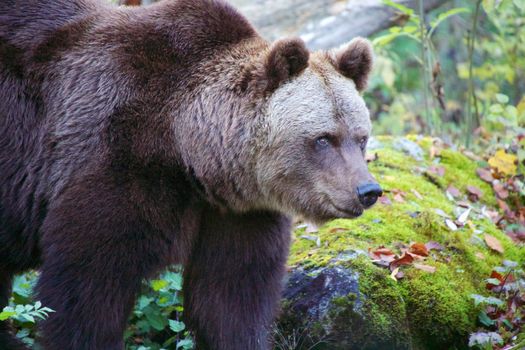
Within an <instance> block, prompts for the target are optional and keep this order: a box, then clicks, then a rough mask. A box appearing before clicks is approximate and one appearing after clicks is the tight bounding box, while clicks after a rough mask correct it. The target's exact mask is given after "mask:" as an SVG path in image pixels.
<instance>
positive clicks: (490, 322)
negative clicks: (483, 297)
mask: <svg viewBox="0 0 525 350" xmlns="http://www.w3.org/2000/svg"><path fill="white" fill-rule="evenodd" d="M478 319H479V322H481V324H482V325H484V326H486V327H490V326H492V325H494V320H491V319H490V317H489V316H488V315H487V313H486V312H485V311H480V313H479V314H478Z"/></svg>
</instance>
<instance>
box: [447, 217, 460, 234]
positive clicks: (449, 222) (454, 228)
mask: <svg viewBox="0 0 525 350" xmlns="http://www.w3.org/2000/svg"><path fill="white" fill-rule="evenodd" d="M445 224H446V225H447V227H448V228H449V229H450V230H451V231H457V229H458V226H457V225H456V224H455V223H454V221H452V220H450V219H445Z"/></svg>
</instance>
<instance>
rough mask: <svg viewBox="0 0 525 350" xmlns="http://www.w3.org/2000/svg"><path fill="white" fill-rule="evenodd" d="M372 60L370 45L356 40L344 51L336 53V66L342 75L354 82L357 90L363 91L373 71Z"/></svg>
mask: <svg viewBox="0 0 525 350" xmlns="http://www.w3.org/2000/svg"><path fill="white" fill-rule="evenodd" d="M372 58H373V54H372V47H371V46H370V43H369V42H368V41H366V40H364V39H362V38H356V39H354V40H352V41H351V42H350V44H349V45H348V46H347V47H345V49H344V50H341V51H340V52H338V53H336V57H335V62H334V66H335V67H336V68H337V69H338V70H339V72H340V73H341V74H343V75H344V76H345V77H348V78H350V79H352V80H353V81H354V83H355V86H356V88H357V90H359V91H363V90H364V89H365V88H366V85H367V83H368V76H369V75H370V71H371V70H372V65H373V62H372Z"/></svg>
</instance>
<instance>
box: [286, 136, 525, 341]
mask: <svg viewBox="0 0 525 350" xmlns="http://www.w3.org/2000/svg"><path fill="white" fill-rule="evenodd" d="M412 140H413V141H416V142H418V143H419V144H420V145H421V147H422V148H423V149H424V150H426V151H427V152H428V150H429V149H430V147H431V145H432V139H429V138H423V139H418V138H415V137H412ZM379 141H380V142H381V143H382V144H383V145H385V147H384V148H381V149H378V150H376V151H374V152H377V154H378V159H377V160H376V161H374V162H372V163H371V164H370V170H371V172H372V173H373V174H374V175H375V176H376V178H377V179H378V181H379V182H380V183H381V185H382V187H383V188H384V190H385V192H386V194H387V196H388V197H389V198H390V200H391V202H392V203H391V204H390V205H385V204H377V205H376V206H375V207H374V208H372V209H371V210H368V211H366V212H365V214H364V215H363V216H362V217H360V218H358V219H355V220H344V219H339V220H334V221H332V222H329V223H327V224H326V225H324V226H323V227H322V228H320V230H319V232H317V233H314V235H317V236H319V238H320V242H321V244H320V247H318V246H317V245H316V243H315V242H312V241H310V240H306V239H303V238H301V235H303V234H304V230H297V231H296V232H295V234H294V243H293V245H292V253H291V256H290V264H291V265H301V266H304V267H307V268H313V267H320V266H326V265H331V264H344V265H347V266H349V267H351V268H352V269H354V270H355V271H357V272H358V273H359V275H360V280H359V286H360V291H361V293H362V294H363V295H365V296H366V298H365V299H364V301H363V305H362V310H363V314H364V315H366V317H367V321H366V327H367V328H366V329H363V328H361V327H360V326H359V325H352V326H351V327H354V328H355V327H357V328H356V329H359V330H360V331H359V332H356V333H357V334H361V335H362V337H360V338H359V341H361V342H362V343H361V344H366V341H367V339H370V337H375V339H377V337H382V338H383V339H386V340H388V341H389V342H394V343H395V342H397V343H395V344H397V346H398V347H399V348H416V349H419V348H424V349H432V348H436V349H442V348H462V347H464V345H465V339H466V338H465V337H466V335H467V334H468V333H469V332H470V331H472V330H473V329H474V328H475V322H476V315H477V312H478V310H477V308H476V307H475V306H474V303H473V301H472V299H471V298H470V294H472V293H478V294H484V293H485V282H484V279H485V278H487V277H488V275H489V274H490V272H491V271H492V269H493V268H494V267H495V266H498V265H501V264H502V260H503V259H509V260H513V261H517V262H519V263H523V262H525V248H524V247H519V246H516V245H515V244H514V243H513V242H512V241H511V240H510V239H509V238H508V237H507V236H506V235H505V234H504V233H503V232H502V231H501V230H499V229H498V228H497V227H496V226H495V225H494V224H493V223H492V222H490V220H488V219H486V218H484V217H482V216H481V215H478V214H476V213H474V212H473V213H472V214H471V215H470V216H469V221H470V223H469V225H466V226H465V227H462V228H460V229H458V230H457V231H451V230H450V229H449V228H447V226H446V225H445V221H444V218H443V217H441V216H439V215H437V213H436V209H440V210H442V211H443V212H445V213H446V214H448V215H450V216H451V217H454V216H455V215H454V208H455V206H456V203H455V202H454V201H451V200H449V199H448V198H447V196H446V194H445V190H444V189H445V188H446V187H448V186H449V185H451V184H452V185H454V186H455V187H457V188H458V189H460V191H462V192H463V193H464V194H465V195H466V186H467V185H472V186H476V187H478V188H480V189H481V190H482V191H483V193H484V196H483V197H482V199H481V202H482V204H486V205H489V206H490V205H493V204H494V202H495V199H494V195H493V193H492V189H491V188H490V186H488V185H487V184H486V183H484V182H483V181H482V180H480V179H479V178H478V176H477V175H476V169H477V168H478V164H477V163H476V162H475V161H472V160H470V159H469V158H467V157H465V156H463V155H462V154H460V153H458V152H456V151H453V150H450V149H445V150H442V151H441V157H440V158H439V160H440V162H439V164H440V165H441V166H443V167H444V168H445V174H444V176H443V177H442V178H439V179H438V184H437V185H436V181H432V180H431V179H429V177H427V176H425V175H424V173H425V169H427V168H428V166H430V165H431V164H432V163H433V162H435V160H431V159H430V157H429V156H428V154H427V156H426V159H425V160H424V161H423V162H418V161H416V160H414V159H413V158H412V157H410V156H408V155H405V154H403V153H402V152H400V151H396V150H394V149H392V147H391V142H392V138H389V137H381V138H379ZM434 180H435V179H434ZM440 187H441V188H440ZM394 190H401V191H403V192H404V193H405V195H404V200H403V202H402V203H401V202H398V201H396V200H395V199H394V196H393V195H394V193H393V191H394ZM413 190H415V191H416V192H415V191H413ZM465 198H466V197H465ZM485 233H486V234H490V235H492V236H494V237H496V238H497V239H498V240H500V242H501V243H502V245H503V247H504V249H505V253H504V254H503V255H502V254H499V253H496V252H494V251H491V250H490V249H489V248H488V247H487V246H486V244H485V243H484V241H483V237H484V234H485ZM430 240H433V241H437V242H439V243H440V244H441V245H443V246H444V247H445V250H444V251H442V252H435V251H434V252H433V253H432V256H431V257H429V258H428V259H427V261H425V262H424V263H425V264H428V265H432V266H435V267H436V272H435V273H433V274H430V273H428V272H423V271H420V270H417V269H416V268H414V267H403V268H402V270H403V271H404V272H405V274H406V276H405V278H404V279H402V280H400V281H398V282H395V281H394V280H392V279H391V278H389V273H390V271H389V270H388V269H385V268H380V267H377V266H375V265H373V264H372V262H371V261H370V259H369V258H368V256H367V254H366V252H367V250H368V249H369V248H375V247H378V246H380V245H384V246H387V247H389V248H392V249H394V250H395V246H396V244H399V243H402V244H409V243H410V242H428V241H430ZM480 254H482V258H480ZM356 255H357V258H356V257H355V256H356ZM335 304H336V310H335V311H334V317H342V315H344V317H346V318H347V319H349V320H353V319H355V320H357V318H356V317H352V313H351V311H350V310H351V309H352V308H351V307H350V306H352V305H353V301H352V300H350V299H348V298H347V299H345V298H343V299H341V300H336V301H335ZM337 315H339V316H337ZM350 323H351V322H350ZM394 343H392V344H394ZM348 348H349V349H350V348H352V347H351V346H349V347H348ZM362 348H366V346H364V345H363V347H362Z"/></svg>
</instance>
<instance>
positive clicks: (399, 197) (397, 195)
mask: <svg viewBox="0 0 525 350" xmlns="http://www.w3.org/2000/svg"><path fill="white" fill-rule="evenodd" d="M392 193H393V194H394V200H395V201H396V202H399V203H405V196H406V193H405V192H403V191H401V190H398V189H393V190H392Z"/></svg>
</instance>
